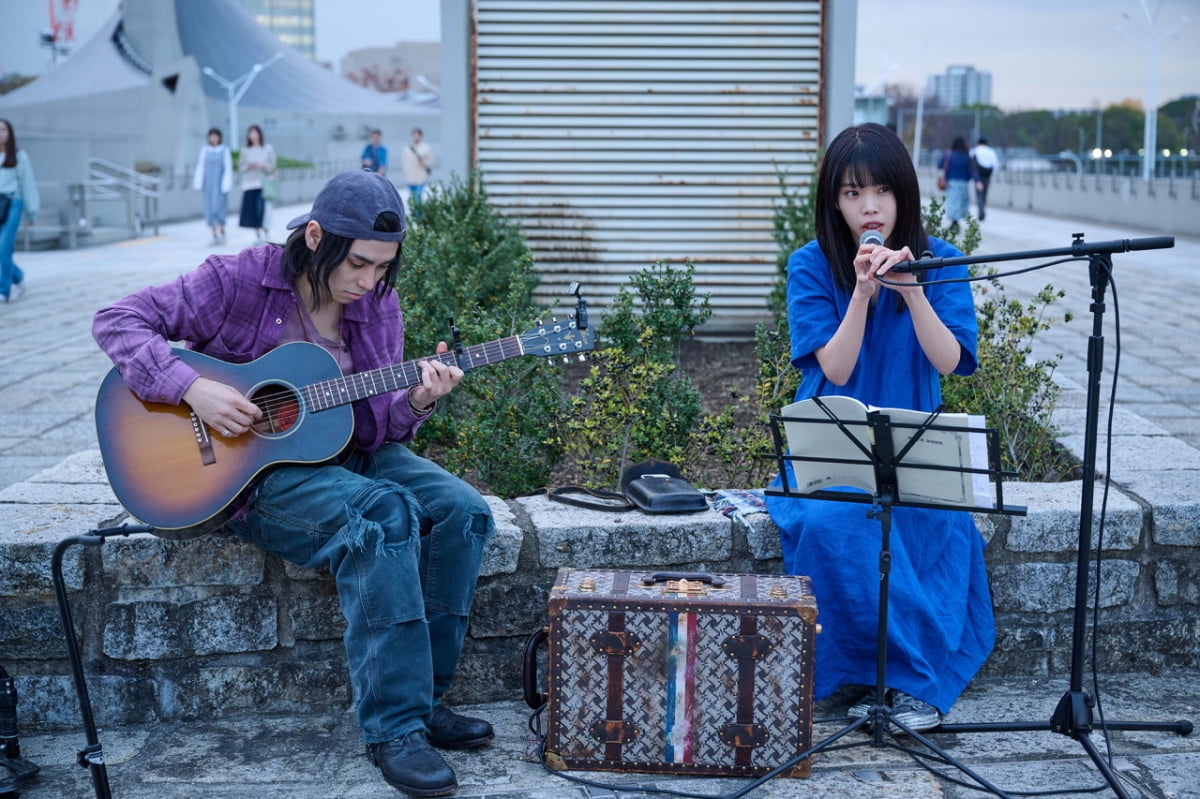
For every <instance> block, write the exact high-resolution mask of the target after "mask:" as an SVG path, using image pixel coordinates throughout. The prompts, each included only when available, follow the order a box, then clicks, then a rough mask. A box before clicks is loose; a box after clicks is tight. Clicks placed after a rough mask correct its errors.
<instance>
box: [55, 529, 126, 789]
mask: <svg viewBox="0 0 1200 799" xmlns="http://www.w3.org/2000/svg"><path fill="white" fill-rule="evenodd" d="M103 543H104V539H103V538H102V537H100V536H98V535H94V534H92V533H89V534H87V535H77V536H74V537H72V538H65V539H63V540H62V541H59V542H58V545H57V546H55V547H54V557H53V560H52V568H51V571H52V573H53V574H52V578H53V580H54V593H55V596H57V597H58V612H59V615H60V616H62V623H63V635H64V636H65V637H66V641H67V654H68V656H70V659H71V674H72V675H73V676H74V678H75V693H76V695H77V696H78V697H79V710H80V713H81V714H82V715H83V731H84V735H85V736H87V747H86V748H85V749H83V751H81V752H80V753H79V757H78V762H79V765H81V766H83V767H84V768H87V769H90V770H91V775H92V787H93V788H94V789H95V791H96V799H112V789H111V788H110V787H109V785H108V770H107V768H105V765H104V750H103V747H101V746H100V738H99V736H98V735H97V734H96V722H95V720H94V719H93V718H92V701H91V699H90V698H89V697H88V689H87V680H86V679H84V673H83V659H82V657H81V656H80V654H79V642H78V641H77V640H76V639H75V623H74V622H73V621H72V620H71V605H70V603H69V602H68V601H67V587H66V584H65V583H64V581H63V576H62V562H63V555H64V554H65V553H66V551H67V549H68V548H70V547H71V546H72V545H73V544H81V545H84V546H99V545H100V544H103Z"/></svg>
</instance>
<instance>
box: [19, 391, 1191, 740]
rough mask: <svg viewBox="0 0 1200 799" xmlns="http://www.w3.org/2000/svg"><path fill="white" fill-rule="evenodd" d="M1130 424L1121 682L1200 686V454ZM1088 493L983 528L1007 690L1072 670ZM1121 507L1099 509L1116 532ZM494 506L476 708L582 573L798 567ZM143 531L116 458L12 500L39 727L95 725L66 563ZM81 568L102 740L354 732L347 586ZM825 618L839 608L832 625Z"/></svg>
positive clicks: (667, 533)
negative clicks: (199, 724)
mask: <svg viewBox="0 0 1200 799" xmlns="http://www.w3.org/2000/svg"><path fill="white" fill-rule="evenodd" d="M1074 399H1075V400H1077V399H1078V398H1074ZM1060 407H1061V408H1062V409H1063V410H1062V411H1061V418H1059V419H1058V420H1057V423H1058V424H1059V426H1060V428H1062V429H1063V430H1064V434H1065V437H1064V439H1063V441H1064V443H1066V444H1067V445H1068V446H1070V447H1071V448H1072V449H1076V450H1078V449H1081V448H1082V440H1081V439H1082V436H1081V433H1082V421H1081V419H1080V418H1079V417H1080V415H1081V414H1080V411H1079V408H1080V405H1079V404H1078V402H1074V401H1073V400H1072V398H1071V397H1067V398H1066V399H1064V400H1063V401H1061V405H1060ZM1118 415H1119V417H1120V418H1118V419H1117V424H1116V425H1115V427H1114V429H1115V430H1117V431H1120V432H1119V433H1117V434H1116V435H1118V436H1120V439H1121V440H1120V441H1119V442H1118V446H1117V447H1116V450H1117V452H1119V453H1120V457H1119V459H1118V460H1117V462H1116V465H1115V467H1114V471H1113V479H1114V482H1115V485H1114V488H1113V490H1112V492H1111V495H1110V497H1109V500H1108V515H1107V522H1106V525H1105V528H1104V539H1103V546H1102V551H1103V554H1104V561H1103V570H1102V580H1101V591H1100V603H1101V606H1102V613H1101V618H1100V624H1099V628H1098V630H1097V634H1098V647H1097V649H1098V652H1099V660H1098V664H1099V668H1100V669H1101V670H1102V671H1105V672H1150V673H1158V672H1161V671H1163V670H1166V669H1172V668H1177V667H1182V668H1195V667H1197V666H1200V503H1198V501H1197V500H1196V497H1195V492H1194V487H1195V485H1197V479H1198V478H1200V450H1195V449H1192V448H1191V447H1188V446H1186V445H1185V444H1183V443H1182V442H1179V441H1176V440H1175V439H1172V438H1170V437H1169V436H1167V435H1166V434H1165V433H1164V432H1163V431H1162V429H1161V428H1157V427H1156V426H1154V425H1152V424H1150V423H1149V422H1146V421H1145V420H1143V419H1140V418H1139V417H1136V416H1134V415H1133V414H1128V413H1127V412H1126V413H1121V412H1119V414H1118ZM1164 464H1166V465H1164ZM1081 488H1082V486H1081V484H1080V483H1079V482H1071V483H1061V484H1011V485H1009V486H1008V490H1007V491H1006V493H1005V501H1006V503H1009V504H1023V505H1027V506H1028V508H1029V513H1028V515H1027V516H1024V517H1001V516H981V517H978V518H977V520H978V522H979V525H980V529H981V531H982V532H983V534H984V536H985V537H986V538H987V539H988V541H989V545H988V548H987V555H986V557H987V563H988V569H989V574H990V576H991V587H992V594H993V604H994V607H995V612H996V626H997V642H996V648H995V651H994V652H993V654H992V656H991V658H990V659H989V660H988V662H987V663H986V664H985V666H984V673H985V674H987V675H996V676H1000V675H1033V676H1046V677H1051V676H1054V677H1063V676H1066V675H1067V674H1068V673H1069V667H1070V659H1071V653H1072V650H1071V644H1072V608H1073V603H1074V586H1075V574H1076V559H1077V555H1076V541H1077V540H1078V532H1079V526H1078V509H1079V504H1080V494H1081ZM1101 495H1102V491H1100V490H1097V492H1096V503H1097V514H1096V515H1097V518H1098V517H1099V513H1098V510H1099V507H1098V506H1099V502H1100V497H1101ZM489 501H490V502H491V504H492V507H493V510H494V512H495V515H496V519H497V526H498V532H497V535H496V537H495V539H494V540H493V541H492V542H491V544H490V545H489V547H488V549H487V551H486V554H485V562H484V567H483V572H482V576H481V578H480V582H479V591H478V596H477V599H476V602H475V609H474V614H473V617H472V621H471V627H470V636H469V639H468V641H467V644H466V649H465V653H464V657H463V660H462V664H461V667H460V671H459V677H458V681H457V682H456V684H455V686H454V688H453V694H452V699H453V700H454V701H456V702H476V701H492V700H498V699H513V698H516V697H518V696H520V691H521V688H520V680H521V676H520V675H521V665H520V663H521V651H522V648H523V646H524V644H525V641H526V639H527V637H528V635H529V634H530V633H531V632H532V631H534V630H536V629H538V628H539V627H541V626H542V625H543V624H544V621H545V607H546V598H547V593H548V591H549V588H550V585H551V582H552V580H553V577H554V574H555V571H556V570H557V569H558V568H559V567H560V566H572V567H577V568H586V567H595V568H629V569H643V570H645V569H651V570H674V569H687V570H706V571H712V572H724V573H746V572H759V573H774V572H778V571H779V570H780V568H781V558H780V550H779V539H778V533H777V531H776V530H775V529H774V527H773V526H772V524H771V523H770V519H769V518H768V517H767V516H765V515H764V514H752V515H749V516H746V517H744V518H732V519H731V518H726V517H725V516H722V515H720V514H718V513H716V512H706V513H703V514H697V515H694V516H668V517H649V516H644V515H641V514H637V513H630V514H610V513H601V512H596V511H585V510H580V509H577V508H572V507H569V506H565V505H560V504H557V503H553V502H550V501H549V500H547V499H546V498H545V497H527V498H522V499H517V500H512V501H507V502H505V501H501V500H499V499H496V498H491V499H490V500H489ZM122 518H124V512H123V511H122V509H121V508H120V506H119V505H118V504H117V502H116V499H115V497H114V496H113V494H112V492H111V490H110V489H109V487H108V484H107V482H106V480H105V476H104V472H103V468H102V466H101V463H100V458H99V453H98V451H96V450H88V451H85V452H82V453H79V454H77V455H75V456H72V457H70V458H68V459H67V460H66V461H64V462H63V463H62V464H60V465H59V466H56V467H54V468H52V469H49V470H47V471H45V472H43V473H41V474H40V475H38V476H36V477H34V478H33V479H31V480H30V481H28V482H26V483H23V484H18V485H14V486H12V487H10V488H8V489H5V490H4V491H3V492H0V561H2V562H3V563H4V564H5V568H4V569H3V570H2V571H0V603H2V605H3V608H4V612H3V613H2V614H0V662H3V663H4V666H5V668H6V669H8V671H9V672H10V673H12V674H14V675H15V677H16V680H17V689H18V692H19V695H20V702H21V706H20V716H21V723H22V725H23V726H26V727H30V728H36V727H57V726H63V727H69V726H74V725H77V724H78V723H79V711H78V708H77V705H76V700H75V694H74V689H73V685H72V680H71V676H70V675H71V672H70V665H69V661H68V659H67V650H66V644H65V639H64V638H63V636H62V633H61V625H60V622H59V611H58V608H57V605H56V603H55V598H54V594H53V586H52V582H51V568H50V564H51V557H52V553H53V551H54V548H55V546H56V545H57V544H58V542H59V541H61V540H63V539H64V538H67V537H69V536H77V535H82V534H84V533H86V532H87V531H89V530H92V529H96V528H101V527H105V526H108V525H111V524H113V523H115V522H118V521H119V520H121V519H122ZM1095 540H1096V539H1095V538H1093V541H1095ZM864 557H865V558H866V561H865V562H864V568H873V564H874V560H873V558H874V555H872V554H871V553H867V554H866V555H865V556H864ZM64 564H65V568H64V576H65V580H66V585H67V589H68V592H69V601H70V604H71V607H72V613H73V617H74V621H75V626H76V628H77V632H78V634H79V637H80V638H79V640H80V642H81V647H82V651H83V655H84V660H85V663H86V667H87V671H88V675H89V676H88V685H89V692H90V695H91V698H92V701H93V704H94V705H95V708H96V715H97V719H98V722H99V723H100V724H101V725H104V724H118V723H126V722H131V723H132V722H142V721H149V720H154V719H195V718H213V717H218V716H221V715H223V714H229V713H234V712H238V711H241V710H246V709H250V708H257V709H260V710H264V711H272V712H281V713H287V712H292V711H297V710H320V711H328V712H331V713H333V712H338V711H341V710H344V709H345V708H346V707H347V706H348V704H349V703H350V701H351V697H350V689H349V686H348V680H347V677H346V667H345V660H344V657H343V654H342V643H341V639H340V636H341V634H342V629H343V622H342V618H341V615H340V612H339V610H338V605H337V598H336V594H335V591H334V586H333V583H332V581H331V580H330V578H329V577H328V576H327V575H326V574H323V573H317V572H309V571H304V570H302V569H297V568H295V567H294V566H292V565H290V564H286V563H283V562H282V561H279V560H277V559H276V558H274V557H270V556H266V555H264V554H263V553H262V552H260V551H258V550H256V549H255V548H253V547H251V546H249V545H245V544H242V543H240V542H238V541H236V540H232V539H229V538H222V537H203V538H198V539H193V540H191V541H181V542H173V541H166V540H163V539H159V538H156V537H153V536H150V535H145V534H141V535H134V536H118V537H115V538H112V539H109V540H107V542H106V543H104V544H103V545H100V546H89V547H84V546H72V547H71V548H69V549H68V550H66V557H65V559H64ZM1090 597H1091V593H1090V592H1089V598H1090ZM820 602H821V597H820V596H818V597H817V604H818V613H819V609H820ZM818 620H819V618H818ZM1089 627H1090V616H1089ZM543 676H544V675H543Z"/></svg>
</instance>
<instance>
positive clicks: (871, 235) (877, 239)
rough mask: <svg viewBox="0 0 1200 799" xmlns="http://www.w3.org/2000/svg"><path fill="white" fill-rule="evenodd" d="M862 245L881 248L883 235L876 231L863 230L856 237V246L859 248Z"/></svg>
mask: <svg viewBox="0 0 1200 799" xmlns="http://www.w3.org/2000/svg"><path fill="white" fill-rule="evenodd" d="M864 244H875V245H878V246H880V247H882V246H883V235H882V234H881V233H880V232H879V231H878V230H864V231H863V234H862V235H861V236H859V237H858V246H859V247H861V246H863V245H864Z"/></svg>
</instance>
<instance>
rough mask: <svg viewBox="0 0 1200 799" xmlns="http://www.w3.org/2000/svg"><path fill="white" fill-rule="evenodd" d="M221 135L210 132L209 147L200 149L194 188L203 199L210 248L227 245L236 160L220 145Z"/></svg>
mask: <svg viewBox="0 0 1200 799" xmlns="http://www.w3.org/2000/svg"><path fill="white" fill-rule="evenodd" d="M221 138H222V137H221V131H220V130H218V129H217V128H209V130H208V144H206V145H204V146H203V147H201V148H200V155H199V157H198V158H197V159H196V172H195V174H194V175H192V188H193V189H195V190H196V191H198V192H202V193H203V195H204V221H205V222H206V223H207V224H208V227H209V229H210V230H211V231H212V242H210V243H211V244H224V243H225V218H226V217H227V216H229V190H230V189H232V188H233V158H232V157H231V156H230V155H229V148H228V147H226V146H225V145H224V144H222V143H221Z"/></svg>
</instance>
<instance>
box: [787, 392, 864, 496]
mask: <svg viewBox="0 0 1200 799" xmlns="http://www.w3.org/2000/svg"><path fill="white" fill-rule="evenodd" d="M820 400H821V402H823V403H824V404H825V407H827V408H828V409H829V410H830V412H831V413H833V415H834V416H836V417H837V418H838V419H840V420H842V421H843V422H866V421H867V406H866V405H863V404H862V403H861V402H859V401H858V400H856V399H854V398H853V397H840V396H830V397H821V398H820ZM779 415H780V416H782V417H784V422H783V428H784V432H785V433H786V435H787V443H788V450H789V452H790V453H791V454H792V455H801V456H804V457H810V458H837V459H842V460H853V461H856V462H855V463H830V462H828V461H827V460H820V461H790V463H791V465H792V471H793V473H794V474H795V475H796V484H795V486H794V489H795V490H796V491H798V492H800V493H801V494H808V493H811V492H813V491H818V490H820V489H822V488H829V487H831V486H854V487H855V488H861V489H862V490H864V491H870V492H872V493H874V492H875V467H874V465H873V464H872V463H871V461H870V458H869V457H868V456H867V455H866V454H865V453H863V451H862V450H860V449H859V448H858V447H856V446H855V445H854V443H853V442H852V441H851V440H850V439H849V438H847V436H846V433H844V432H842V430H841V429H840V428H839V427H838V426H837V425H836V424H833V423H832V422H831V421H829V416H828V414H826V413H825V411H823V410H821V408H820V407H818V406H817V404H816V403H815V402H814V401H813V400H811V399H807V400H801V401H800V402H793V403H792V404H791V405H787V406H785V407H784V408H783V409H782V410H780V412H779ZM793 419H795V420H806V419H813V420H819V421H816V422H805V421H791V420H793ZM846 431H848V432H849V433H850V435H852V436H853V437H854V438H855V439H857V440H858V441H859V442H861V443H862V445H863V446H864V447H866V449H867V452H870V451H871V443H870V438H869V436H868V433H869V429H868V428H867V426H866V425H864V424H850V425H846Z"/></svg>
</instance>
